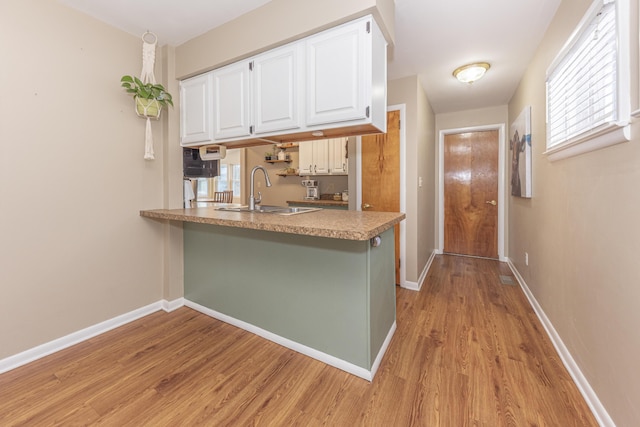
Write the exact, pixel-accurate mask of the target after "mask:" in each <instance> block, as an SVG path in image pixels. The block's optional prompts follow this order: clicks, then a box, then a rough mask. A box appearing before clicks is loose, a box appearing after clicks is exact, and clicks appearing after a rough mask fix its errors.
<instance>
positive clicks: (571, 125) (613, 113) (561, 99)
mask: <svg viewBox="0 0 640 427" xmlns="http://www.w3.org/2000/svg"><path fill="white" fill-rule="evenodd" d="M628 17H629V5H628V0H596V1H595V2H594V3H593V4H592V6H591V7H590V8H589V10H588V11H587V14H586V15H585V16H584V18H583V19H582V21H581V22H580V24H579V25H578V28H577V29H576V31H575V32H574V33H573V35H572V36H571V37H570V39H569V41H568V42H567V44H566V45H565V47H564V48H563V49H562V50H561V52H560V54H559V55H558V56H557V57H556V59H555V60H554V61H553V63H552V64H551V66H550V67H549V70H548V72H547V151H546V154H548V155H549V159H550V160H558V159H561V158H565V157H569V156H574V155H578V154H581V153H584V152H587V151H592V150H597V149H599V148H603V147H606V146H608V145H613V144H616V143H619V142H623V141H628V140H629V139H630V134H629V118H630V116H629V103H630V101H629V72H630V71H629V29H628V28H629V23H628V20H629V18H628Z"/></svg>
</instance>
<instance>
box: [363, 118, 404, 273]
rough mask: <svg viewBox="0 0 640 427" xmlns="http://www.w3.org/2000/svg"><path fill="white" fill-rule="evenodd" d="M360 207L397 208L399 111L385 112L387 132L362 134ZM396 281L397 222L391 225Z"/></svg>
mask: <svg viewBox="0 0 640 427" xmlns="http://www.w3.org/2000/svg"><path fill="white" fill-rule="evenodd" d="M362 210H363V211H364V210H369V211H377V212H400V111H389V112H388V113H387V133H380V134H375V135H369V136H363V137H362ZM394 234H395V248H396V284H400V225H399V224H397V225H396V226H395V229H394Z"/></svg>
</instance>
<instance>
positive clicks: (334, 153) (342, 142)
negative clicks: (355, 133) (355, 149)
mask: <svg viewBox="0 0 640 427" xmlns="http://www.w3.org/2000/svg"><path fill="white" fill-rule="evenodd" d="M347 141H348V138H334V139H330V140H329V160H330V162H329V172H330V173H331V174H332V175H347V174H348V167H347Z"/></svg>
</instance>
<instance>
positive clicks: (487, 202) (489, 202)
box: [485, 200, 498, 206]
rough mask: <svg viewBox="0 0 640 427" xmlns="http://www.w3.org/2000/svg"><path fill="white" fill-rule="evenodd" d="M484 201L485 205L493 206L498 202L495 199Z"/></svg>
mask: <svg viewBox="0 0 640 427" xmlns="http://www.w3.org/2000/svg"><path fill="white" fill-rule="evenodd" d="M485 203H486V204H487V205H493V206H495V205H497V204H498V203H496V201H495V200H487V201H486V202H485Z"/></svg>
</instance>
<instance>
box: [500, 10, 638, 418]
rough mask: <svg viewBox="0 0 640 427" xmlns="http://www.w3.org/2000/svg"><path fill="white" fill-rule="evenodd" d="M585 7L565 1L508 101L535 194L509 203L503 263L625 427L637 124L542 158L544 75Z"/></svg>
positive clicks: (631, 356) (634, 345) (631, 409)
mask: <svg viewBox="0 0 640 427" xmlns="http://www.w3.org/2000/svg"><path fill="white" fill-rule="evenodd" d="M588 5H589V2H585V1H583V0H564V1H563V2H562V4H561V5H560V8H559V10H558V12H557V15H556V17H555V19H554V20H553V22H552V24H551V26H550V27H549V30H548V32H547V34H546V36H545V38H544V40H543V41H542V44H541V46H540V48H539V50H538V52H537V54H536V56H535V58H534V60H533V61H532V63H531V64H530V66H529V67H528V70H527V73H526V75H525V76H524V78H523V79H522V81H521V84H520V86H519V88H518V89H517V92H516V93H515V95H514V97H513V99H512V100H511V102H510V104H509V117H510V119H511V120H513V119H514V118H516V117H517V116H518V114H519V113H520V111H521V110H522V108H523V107H524V106H526V105H531V106H532V140H533V198H531V199H521V198H515V197H509V203H510V204H509V219H508V223H509V236H510V237H509V258H510V259H511V260H512V261H513V263H514V264H515V266H516V267H517V269H518V271H519V272H520V274H521V275H522V276H523V277H524V279H525V281H526V283H527V285H528V287H529V288H530V289H531V291H532V292H533V294H534V296H535V298H536V299H537V301H538V302H539V303H540V305H541V306H542V309H543V310H544V312H545V313H546V315H547V316H548V318H549V319H550V321H551V322H552V323H553V326H554V328H555V330H556V331H557V332H558V334H559V335H560V337H561V339H562V341H563V342H564V344H565V345H566V347H567V348H568V350H569V351H570V353H571V355H572V356H573V358H574V359H575V362H576V363H577V365H578V366H579V367H580V370H581V371H582V373H583V374H584V375H585V377H586V379H587V380H588V382H589V384H590V385H591V387H592V388H593V389H594V391H595V393H596V394H597V396H598V398H599V399H600V401H601V402H602V404H603V405H604V406H605V407H606V410H607V411H608V412H609V415H610V416H611V417H612V418H613V420H614V422H615V423H616V424H617V425H619V426H631V425H637V424H638V420H640V369H639V368H638V362H637V360H638V354H640V334H639V333H638V325H640V310H638V304H639V303H640V286H639V284H640V269H639V268H638V254H640V227H639V226H638V218H640V199H639V198H638V194H639V193H638V183H640V145H639V142H640V141H639V138H638V135H639V134H640V125H638V123H635V124H634V125H633V127H632V141H630V142H627V143H624V144H620V145H616V146H613V147H609V148H606V149H603V150H600V151H595V152H592V153H588V154H583V155H580V156H577V157H573V158H569V159H565V160H559V161H556V162H554V163H551V162H549V160H548V159H547V157H546V156H545V155H544V154H543V151H544V150H545V70H546V69H547V67H548V65H549V63H550V61H551V60H552V59H553V57H554V56H555V55H556V53H557V51H558V49H559V48H560V47H561V46H562V45H563V44H564V42H565V41H566V39H567V38H568V36H569V35H570V34H571V32H572V30H573V28H574V27H575V25H576V24H577V23H578V22H579V20H580V18H581V17H582V15H583V13H584V12H585V10H586V8H587V7H588ZM635 14H637V12H634V13H633V14H632V15H633V16H636V15H635ZM635 34H636V37H637V33H635ZM632 57H633V61H632V63H633V64H637V48H635V49H633V50H632ZM634 75H635V79H637V74H634ZM634 87H637V86H635V85H634ZM633 94H634V95H635V92H634V93H633ZM525 252H528V254H529V265H528V266H526V265H525V263H524V253H525Z"/></svg>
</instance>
